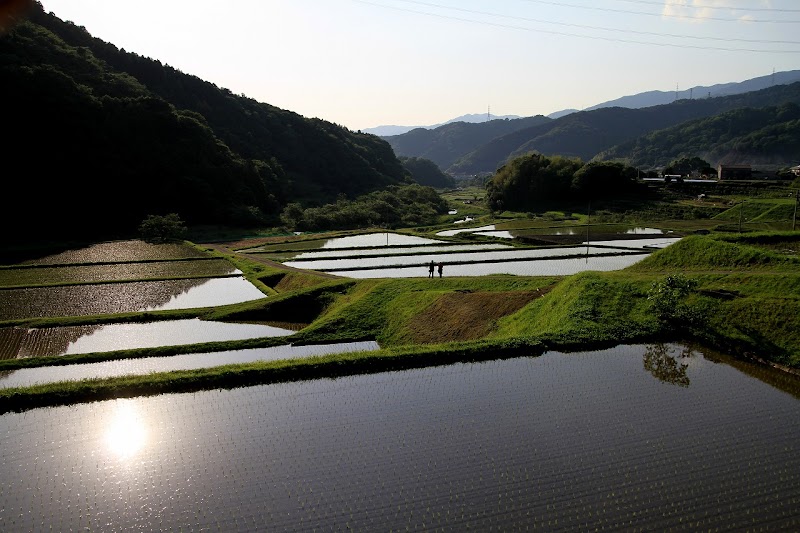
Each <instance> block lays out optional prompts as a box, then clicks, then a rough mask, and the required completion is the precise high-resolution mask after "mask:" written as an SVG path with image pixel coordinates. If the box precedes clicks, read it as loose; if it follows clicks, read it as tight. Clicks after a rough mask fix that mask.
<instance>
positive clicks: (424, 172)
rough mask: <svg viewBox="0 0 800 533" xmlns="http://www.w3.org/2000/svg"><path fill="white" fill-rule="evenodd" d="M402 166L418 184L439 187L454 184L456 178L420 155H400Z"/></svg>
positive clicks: (452, 185)
mask: <svg viewBox="0 0 800 533" xmlns="http://www.w3.org/2000/svg"><path fill="white" fill-rule="evenodd" d="M400 162H401V163H402V164H403V167H404V168H405V169H406V170H407V171H408V172H409V174H411V179H413V180H414V181H416V182H417V183H419V184H420V185H427V186H429V187H436V188H439V189H444V188H452V187H455V186H456V180H455V179H453V177H452V176H448V175H447V174H445V173H444V172H442V170H441V169H440V168H439V167H437V166H436V163H434V162H433V161H431V160H430V159H425V158H422V157H400Z"/></svg>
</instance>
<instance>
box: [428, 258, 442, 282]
mask: <svg viewBox="0 0 800 533" xmlns="http://www.w3.org/2000/svg"><path fill="white" fill-rule="evenodd" d="M434 267H436V268H437V270H438V271H439V277H440V278H441V277H442V270H444V263H439V264H438V265H434V263H433V261H431V264H429V265H428V277H429V278H432V277H433V269H434Z"/></svg>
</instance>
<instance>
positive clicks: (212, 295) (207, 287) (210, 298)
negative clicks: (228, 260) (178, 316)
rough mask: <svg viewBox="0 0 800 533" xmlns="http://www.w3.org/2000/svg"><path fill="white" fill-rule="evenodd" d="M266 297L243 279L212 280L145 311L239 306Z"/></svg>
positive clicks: (205, 281)
mask: <svg viewBox="0 0 800 533" xmlns="http://www.w3.org/2000/svg"><path fill="white" fill-rule="evenodd" d="M265 297H266V295H265V294H264V293H263V292H261V291H260V290H258V289H257V288H256V286H255V285H253V284H252V283H250V282H249V281H247V280H246V279H245V278H243V277H229V278H210V279H207V280H204V281H202V282H201V283H200V284H199V285H196V286H194V287H191V288H190V289H188V290H187V291H186V292H182V293H180V294H173V295H172V296H171V297H170V299H169V301H168V302H165V303H163V304H159V305H154V306H150V307H147V308H146V309H143V310H144V311H165V310H167V309H192V308H195V307H211V306H217V305H229V304H238V303H242V302H249V301H250V300H258V299H259V298H265Z"/></svg>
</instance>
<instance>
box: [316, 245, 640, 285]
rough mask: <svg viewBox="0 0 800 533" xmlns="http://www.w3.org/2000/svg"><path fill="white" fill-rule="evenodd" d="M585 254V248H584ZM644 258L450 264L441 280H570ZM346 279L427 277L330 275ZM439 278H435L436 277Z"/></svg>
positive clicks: (397, 270)
mask: <svg viewBox="0 0 800 533" xmlns="http://www.w3.org/2000/svg"><path fill="white" fill-rule="evenodd" d="M584 250H585V248H584ZM643 257H644V254H636V253H627V254H625V253H620V254H616V255H609V256H592V255H590V256H584V257H581V258H570V259H543V260H542V259H540V260H534V261H531V260H528V261H505V262H486V263H466V264H449V263H447V261H446V260H445V262H444V272H443V275H444V276H488V275H494V274H509V275H514V276H569V275H572V274H577V273H578V272H584V271H586V270H595V271H598V272H604V271H610V270H621V269H623V268H625V267H628V266H631V265H633V264H635V263H636V262H637V261H640V260H641V259H642V258H643ZM440 258H442V259H444V257H440ZM331 272H332V273H334V274H336V275H337V276H342V277H346V278H358V279H367V278H415V277H425V276H427V275H428V269H427V267H425V265H418V266H409V267H388V268H373V269H359V270H335V271H331ZM437 275H438V274H437Z"/></svg>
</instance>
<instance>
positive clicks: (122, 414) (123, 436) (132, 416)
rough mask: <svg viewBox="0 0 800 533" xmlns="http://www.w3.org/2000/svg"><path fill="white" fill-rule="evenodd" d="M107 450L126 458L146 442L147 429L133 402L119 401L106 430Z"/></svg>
mask: <svg viewBox="0 0 800 533" xmlns="http://www.w3.org/2000/svg"><path fill="white" fill-rule="evenodd" d="M105 440H106V444H107V446H108V449H109V451H110V452H111V453H112V454H114V455H116V456H117V457H119V458H121V459H127V458H129V457H132V456H133V455H135V454H136V453H137V452H138V451H139V450H141V449H142V448H143V447H144V445H145V443H146V442H147V429H146V428H145V425H144V421H143V420H142V417H141V415H140V413H139V411H138V410H137V409H136V407H135V406H134V405H133V404H130V403H120V404H119V405H118V406H117V408H116V412H115V413H114V416H113V418H112V420H111V423H110V425H109V427H108V430H107V431H106V439H105Z"/></svg>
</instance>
